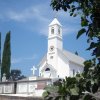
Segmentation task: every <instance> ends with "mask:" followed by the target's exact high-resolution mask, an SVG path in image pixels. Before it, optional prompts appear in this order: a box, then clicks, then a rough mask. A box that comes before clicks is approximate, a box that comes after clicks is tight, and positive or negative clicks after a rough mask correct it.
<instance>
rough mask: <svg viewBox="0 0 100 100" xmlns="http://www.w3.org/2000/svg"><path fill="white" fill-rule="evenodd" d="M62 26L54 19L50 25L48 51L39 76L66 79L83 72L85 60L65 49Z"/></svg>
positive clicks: (40, 67)
mask: <svg viewBox="0 0 100 100" xmlns="http://www.w3.org/2000/svg"><path fill="white" fill-rule="evenodd" d="M62 35H63V33H62V25H61V24H60V22H59V21H58V20H57V18H54V19H53V21H52V22H51V23H50V24H49V33H48V51H47V53H46V54H45V56H44V57H43V59H42V60H41V62H40V63H39V76H41V77H43V78H65V76H71V77H73V76H75V75H76V74H77V73H81V72H82V71H83V62H84V61H85V59H84V58H82V57H80V56H77V55H75V54H73V53H71V52H69V51H67V50H64V49H63V41H62Z"/></svg>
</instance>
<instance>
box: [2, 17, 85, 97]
mask: <svg viewBox="0 0 100 100" xmlns="http://www.w3.org/2000/svg"><path fill="white" fill-rule="evenodd" d="M84 61H85V59H84V58H82V57H79V56H77V55H75V54H73V53H71V52H69V51H67V50H64V49H63V41H62V25H61V24H60V23H59V21H58V20H57V18H54V20H53V21H52V22H51V23H50V24H49V33H48V51H47V53H46V54H45V56H44V57H43V58H42V60H41V62H40V63H39V65H38V66H39V77H38V76H34V73H35V70H36V69H37V68H35V67H34V66H33V68H32V69H31V70H32V71H33V75H32V77H27V78H25V79H22V80H18V81H16V82H14V81H6V78H5V76H4V77H3V80H2V82H1V83H0V94H1V95H2V94H5V95H6V94H7V95H12V96H13V95H14V96H25V97H28V96H32V97H33V96H37V97H39V96H40V97H41V96H42V93H43V92H44V91H45V90H44V88H45V86H46V85H48V84H53V82H54V81H56V80H57V79H59V78H65V77H66V76H67V77H68V76H71V77H73V76H75V75H76V74H77V73H81V72H82V71H83V68H84V66H83V62H84Z"/></svg>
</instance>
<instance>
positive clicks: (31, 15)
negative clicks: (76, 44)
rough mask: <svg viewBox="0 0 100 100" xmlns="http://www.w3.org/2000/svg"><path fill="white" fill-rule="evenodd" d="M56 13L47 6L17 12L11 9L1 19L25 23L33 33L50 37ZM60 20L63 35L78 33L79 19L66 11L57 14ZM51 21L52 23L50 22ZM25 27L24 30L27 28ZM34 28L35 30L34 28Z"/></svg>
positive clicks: (30, 7)
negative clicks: (51, 25) (50, 26)
mask: <svg viewBox="0 0 100 100" xmlns="http://www.w3.org/2000/svg"><path fill="white" fill-rule="evenodd" d="M54 15H55V12H53V11H52V10H51V9H50V8H49V7H48V6H45V4H40V5H38V4H37V5H33V6H29V7H27V8H26V9H23V8H22V9H21V10H20V11H17V10H15V9H10V10H8V11H5V13H3V14H2V15H0V18H3V17H4V18H5V20H7V21H8V20H12V21H15V22H19V23H25V22H26V23H25V25H26V24H28V25H26V28H27V29H28V30H30V31H32V32H33V33H34V32H35V33H38V34H39V35H43V36H46V37H47V36H48V25H49V23H50V22H51V21H52V20H53V18H52V20H51V17H54ZM57 17H58V20H59V19H60V22H61V24H62V26H63V35H68V34H71V33H75V32H77V30H78V28H79V26H78V24H79V21H78V20H79V18H78V17H76V18H73V17H70V15H69V13H67V12H64V11H59V12H58V13H57ZM50 20H51V21H50ZM25 25H24V28H25ZM33 26H34V28H33ZM72 26H75V27H72ZM39 28H40V29H39Z"/></svg>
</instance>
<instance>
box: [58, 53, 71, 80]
mask: <svg viewBox="0 0 100 100" xmlns="http://www.w3.org/2000/svg"><path fill="white" fill-rule="evenodd" d="M57 72H58V75H59V77H60V78H65V77H66V76H69V63H68V61H67V60H66V59H64V57H63V55H60V54H59V55H58V69H57Z"/></svg>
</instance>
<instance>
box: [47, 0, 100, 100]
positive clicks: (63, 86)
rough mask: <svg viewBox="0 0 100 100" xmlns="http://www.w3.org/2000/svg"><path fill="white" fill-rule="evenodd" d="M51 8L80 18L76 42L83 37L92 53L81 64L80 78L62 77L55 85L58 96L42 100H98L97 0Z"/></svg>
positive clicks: (72, 0) (58, 1)
mask: <svg viewBox="0 0 100 100" xmlns="http://www.w3.org/2000/svg"><path fill="white" fill-rule="evenodd" d="M51 6H52V7H53V9H54V10H56V11H58V10H61V9H62V10H64V11H69V13H70V16H73V17H76V16H78V15H79V16H80V18H81V27H82V29H81V30H79V32H78V34H77V38H79V37H80V36H81V35H83V34H86V36H87V43H88V44H89V47H88V49H87V50H91V51H92V56H93V58H92V59H90V60H87V61H85V62H84V71H83V73H82V74H77V75H76V77H73V78H72V77H66V79H64V80H62V82H60V84H59V85H58V87H59V90H58V92H57V93H58V94H57V95H54V97H53V98H49V99H46V100H56V98H57V100H100V92H98V91H100V0H51ZM49 92H50V91H49ZM97 92H98V93H99V94H98V95H99V97H98V96H97V95H96V93H97ZM49 95H50V93H49V94H47V95H46V97H49Z"/></svg>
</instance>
